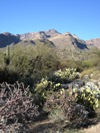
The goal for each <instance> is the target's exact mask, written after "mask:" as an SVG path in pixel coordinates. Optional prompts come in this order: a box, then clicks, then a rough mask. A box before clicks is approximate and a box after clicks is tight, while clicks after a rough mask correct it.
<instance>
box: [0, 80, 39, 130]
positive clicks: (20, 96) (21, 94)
mask: <svg viewBox="0 0 100 133" xmlns="http://www.w3.org/2000/svg"><path fill="white" fill-rule="evenodd" d="M38 114H39V113H38V106H36V105H35V104H34V100H33V96H32V95H31V93H30V91H29V87H27V88H25V87H24V84H23V83H20V84H19V83H18V82H16V83H15V84H13V85H11V84H7V83H2V84H0V121H1V122H0V125H1V128H2V129H4V128H5V127H6V126H7V125H9V124H14V123H16V122H18V123H22V124H24V125H25V124H26V123H27V122H29V121H32V120H33V119H34V117H36V116H37V115H38Z"/></svg>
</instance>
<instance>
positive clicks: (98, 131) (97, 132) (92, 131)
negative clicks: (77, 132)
mask: <svg viewBox="0 0 100 133" xmlns="http://www.w3.org/2000/svg"><path fill="white" fill-rule="evenodd" d="M83 133H100V123H99V124H97V125H95V126H91V127H89V128H88V129H84V131H83Z"/></svg>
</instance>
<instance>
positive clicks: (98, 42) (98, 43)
mask: <svg viewBox="0 0 100 133" xmlns="http://www.w3.org/2000/svg"><path fill="white" fill-rule="evenodd" d="M86 43H87V45H89V46H94V47H97V48H100V38H95V39H91V40H87V41H86Z"/></svg>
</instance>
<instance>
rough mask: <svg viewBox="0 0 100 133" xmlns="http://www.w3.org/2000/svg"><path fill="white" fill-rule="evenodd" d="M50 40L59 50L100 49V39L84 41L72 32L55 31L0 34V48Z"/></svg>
mask: <svg viewBox="0 0 100 133" xmlns="http://www.w3.org/2000/svg"><path fill="white" fill-rule="evenodd" d="M37 39H40V40H42V41H43V40H48V41H51V42H52V43H54V45H55V46H56V47H58V48H75V47H76V48H79V49H88V48H90V47H97V48H100V38H98V39H91V40H86V41H84V40H82V39H80V38H78V37H77V36H76V35H75V34H71V33H70V32H65V33H63V34H62V33H60V32H58V31H57V30H55V29H50V30H47V31H39V32H28V33H25V34H11V33H9V32H3V33H0V48H2V47H6V46H7V45H10V44H14V45H15V44H17V43H19V42H21V41H27V40H28V41H29V40H30V41H31V40H32V41H34V40H37Z"/></svg>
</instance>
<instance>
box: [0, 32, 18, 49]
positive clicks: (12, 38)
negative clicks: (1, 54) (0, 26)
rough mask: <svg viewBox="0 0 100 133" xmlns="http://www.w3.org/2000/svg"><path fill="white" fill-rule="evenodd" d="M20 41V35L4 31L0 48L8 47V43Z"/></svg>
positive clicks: (0, 39)
mask: <svg viewBox="0 0 100 133" xmlns="http://www.w3.org/2000/svg"><path fill="white" fill-rule="evenodd" d="M18 42H20V36H18V35H13V34H11V33H9V32H4V33H1V34H0V48H2V47H6V46H7V45H10V44H12V43H13V44H17V43H18Z"/></svg>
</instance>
